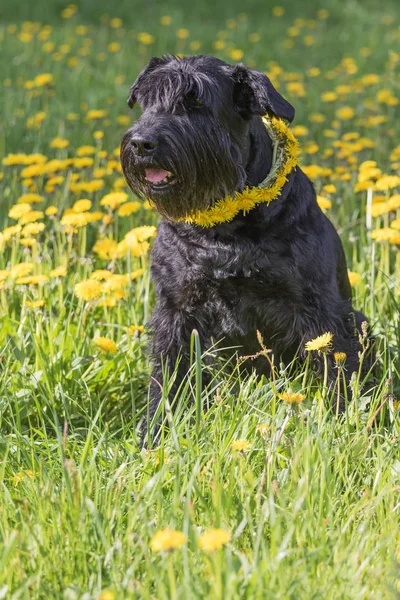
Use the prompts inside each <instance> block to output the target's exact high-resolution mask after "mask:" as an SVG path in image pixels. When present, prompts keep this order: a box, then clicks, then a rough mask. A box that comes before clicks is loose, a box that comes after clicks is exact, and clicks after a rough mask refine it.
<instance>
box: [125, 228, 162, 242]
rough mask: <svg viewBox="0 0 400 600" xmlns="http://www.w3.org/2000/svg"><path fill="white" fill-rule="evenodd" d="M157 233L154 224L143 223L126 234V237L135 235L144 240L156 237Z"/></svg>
mask: <svg viewBox="0 0 400 600" xmlns="http://www.w3.org/2000/svg"><path fill="white" fill-rule="evenodd" d="M156 233H157V228H156V227H154V226H152V225H142V227H135V229H132V230H131V231H130V232H128V233H127V234H126V236H125V237H128V236H129V235H134V236H135V237H136V239H137V241H138V242H144V241H145V240H148V239H149V238H151V237H154V236H155V235H156Z"/></svg>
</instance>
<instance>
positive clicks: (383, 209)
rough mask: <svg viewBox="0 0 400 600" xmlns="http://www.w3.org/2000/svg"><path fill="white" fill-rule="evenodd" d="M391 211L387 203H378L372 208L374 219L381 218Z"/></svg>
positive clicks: (371, 212)
mask: <svg viewBox="0 0 400 600" xmlns="http://www.w3.org/2000/svg"><path fill="white" fill-rule="evenodd" d="M390 211H391V208H390V206H389V205H388V203H387V202H378V203H376V204H373V205H372V206H371V208H370V214H371V216H372V217H380V216H381V215H386V214H387V213H389V212H390Z"/></svg>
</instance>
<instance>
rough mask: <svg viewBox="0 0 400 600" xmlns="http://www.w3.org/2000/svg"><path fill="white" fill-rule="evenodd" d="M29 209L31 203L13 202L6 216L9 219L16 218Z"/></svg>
mask: <svg viewBox="0 0 400 600" xmlns="http://www.w3.org/2000/svg"><path fill="white" fill-rule="evenodd" d="M30 210H31V205H30V204H27V203H25V202H24V203H21V204H15V205H14V206H13V207H12V208H10V210H9V213H8V216H9V217H10V219H14V220H16V221H17V220H18V219H20V218H21V217H23V216H24V215H26V214H27V213H28V212H30Z"/></svg>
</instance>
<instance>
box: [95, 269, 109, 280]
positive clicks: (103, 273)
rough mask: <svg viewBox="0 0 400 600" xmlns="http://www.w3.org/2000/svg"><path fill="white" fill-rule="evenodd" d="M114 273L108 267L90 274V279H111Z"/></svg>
mask: <svg viewBox="0 0 400 600" xmlns="http://www.w3.org/2000/svg"><path fill="white" fill-rule="evenodd" d="M112 276H113V274H112V273H110V271H107V270H106V269H98V270H97V271H93V273H92V274H91V276H90V279H94V280H95V281H105V280H106V279H110V277H112Z"/></svg>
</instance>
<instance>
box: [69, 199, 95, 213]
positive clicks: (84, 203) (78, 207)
mask: <svg viewBox="0 0 400 600" xmlns="http://www.w3.org/2000/svg"><path fill="white" fill-rule="evenodd" d="M91 208H92V201H91V200H88V199H87V198H84V199H83V200H77V201H76V202H75V204H74V205H73V207H72V210H73V211H74V212H75V213H83V212H86V211H88V210H90V209H91Z"/></svg>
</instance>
